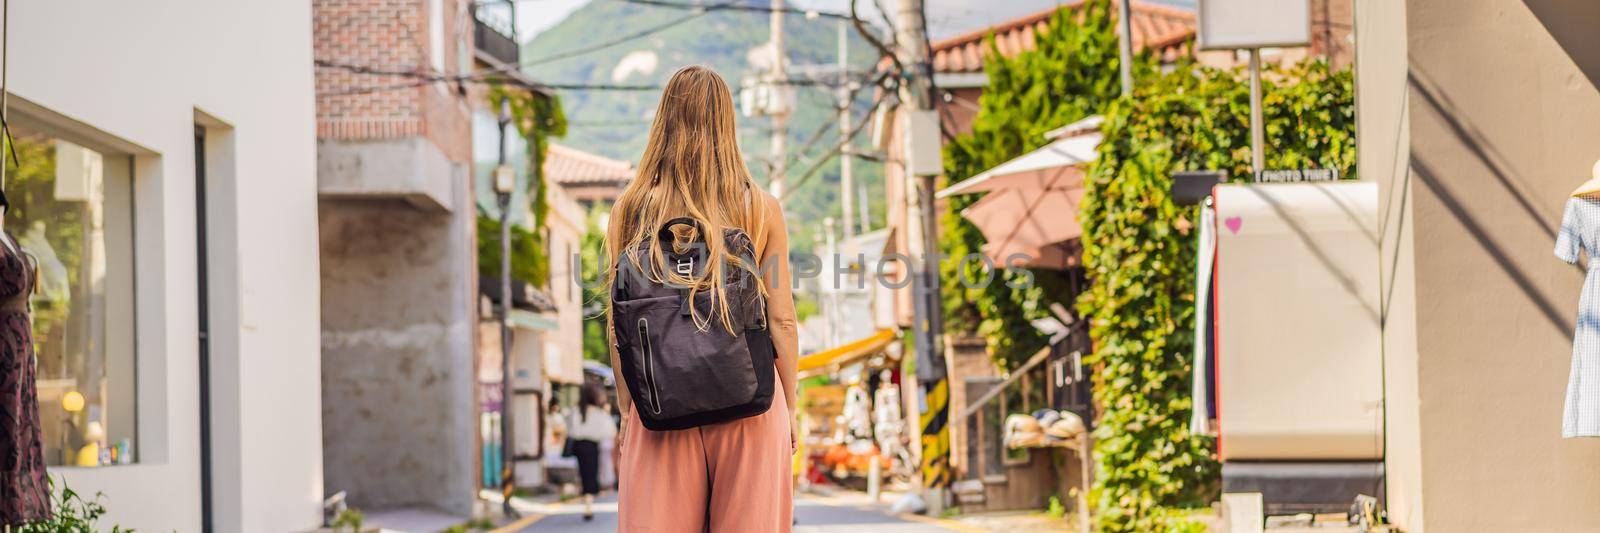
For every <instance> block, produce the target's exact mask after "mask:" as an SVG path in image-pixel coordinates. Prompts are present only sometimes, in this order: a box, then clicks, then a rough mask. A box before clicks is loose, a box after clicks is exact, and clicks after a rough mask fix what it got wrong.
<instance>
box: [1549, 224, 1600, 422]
mask: <svg viewBox="0 0 1600 533" xmlns="http://www.w3.org/2000/svg"><path fill="white" fill-rule="evenodd" d="M1579 251H1582V252H1583V253H1584V254H1585V255H1588V256H1589V264H1588V268H1587V270H1586V272H1587V274H1585V275H1584V278H1583V295H1582V296H1581V297H1579V299H1578V326H1577V331H1576V332H1574V334H1573V339H1572V374H1571V375H1570V376H1569V377H1568V378H1567V402H1566V408H1565V412H1564V415H1563V416H1562V419H1561V436H1562V437H1566V438H1571V437H1600V280H1597V279H1596V278H1600V261H1596V260H1595V257H1596V256H1597V255H1600V254H1597V252H1600V201H1596V200H1594V199H1591V198H1590V197H1576V198H1571V199H1568V200H1567V210H1566V214H1564V215H1562V217H1561V231H1560V233H1559V234H1558V235H1557V236H1556V257H1557V258H1560V259H1561V260H1562V261H1566V262H1568V263H1573V264H1577V262H1578V252H1579Z"/></svg>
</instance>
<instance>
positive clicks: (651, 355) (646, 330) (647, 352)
mask: <svg viewBox="0 0 1600 533" xmlns="http://www.w3.org/2000/svg"><path fill="white" fill-rule="evenodd" d="M639 341H640V342H642V343H643V344H644V385H645V388H647V389H649V390H650V406H649V407H650V411H651V412H652V413H654V414H658V415H659V414H661V391H660V390H658V389H657V388H656V365H655V350H654V347H653V346H651V344H650V321H649V320H646V319H645V318H644V317H639Z"/></svg>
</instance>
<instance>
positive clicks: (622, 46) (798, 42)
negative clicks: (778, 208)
mask: <svg viewBox="0 0 1600 533" xmlns="http://www.w3.org/2000/svg"><path fill="white" fill-rule="evenodd" d="M673 1H677V2H682V3H688V2H690V1H692V0H673ZM744 1H745V2H747V3H749V4H751V5H759V6H765V5H768V2H767V0H744ZM708 3H713V2H708ZM685 17H688V18H687V19H686V20H684V21H683V22H681V23H677V24H672V23H673V22H674V21H677V20H678V19H683V18H685ZM663 26H666V27H665V29H661V30H660V31H654V32H650V30H652V29H654V28H661V27H663ZM784 31H785V35H784V49H785V53H786V55H787V57H788V60H789V65H790V70H791V71H799V72H802V73H803V72H804V71H805V70H806V69H807V66H809V65H834V64H836V63H837V62H838V39H839V23H838V21H837V20H835V19H829V18H817V19H807V18H806V17H804V16H802V15H798V14H789V15H786V16H785V17H784ZM847 31H848V33H847V34H848V38H849V39H850V41H849V50H850V57H849V64H850V65H851V70H854V71H857V72H863V71H867V70H870V69H871V68H872V67H873V65H874V63H875V59H876V57H877V54H876V53H875V52H873V51H872V50H871V49H870V47H869V45H867V43H866V42H865V41H864V40H863V39H861V37H860V36H859V35H857V34H856V32H855V30H854V28H853V27H852V28H848V29H847ZM647 32H648V33H649V34H648V35H645V36H642V37H638V38H633V39H627V40H626V41H625V42H621V43H619V44H616V45H614V46H606V47H603V48H598V49H593V50H590V49H592V48H596V47H597V46H599V45H601V44H604V43H607V42H610V41H613V40H622V39H624V38H626V37H628V36H630V35H635V34H639V33H647ZM768 40H769V15H768V14H767V13H765V12H759V11H755V12H752V11H731V10H719V11H713V12H709V13H705V14H701V15H698V16H696V12H695V11H689V10H683V9H675V8H668V7H659V6H650V5H641V4H635V3H629V2H625V1H622V0H593V1H591V2H590V3H589V4H588V5H585V6H583V7H581V8H579V9H578V10H576V11H574V12H573V13H572V14H571V15H569V16H568V17H567V18H566V19H565V20H563V21H562V22H561V23H559V24H557V25H555V26H553V27H551V28H550V29H548V30H546V31H544V32H542V33H540V34H539V35H538V36H537V37H535V38H534V39H533V40H532V41H530V42H528V43H527V44H525V45H524V46H523V49H522V58H523V63H524V64H525V65H529V67H528V72H529V73H530V74H531V75H532V76H533V77H534V78H535V79H537V80H539V81H542V82H545V83H551V84H585V85H661V84H664V83H665V82H666V80H667V78H668V77H670V76H671V75H672V73H673V72H674V71H675V70H677V69H678V68H679V67H682V66H685V65H691V64H700V65H707V66H710V67H712V68H714V69H716V71H717V72H718V73H720V74H722V77H723V78H724V79H726V80H728V83H729V85H730V86H731V88H732V89H733V90H734V91H735V93H736V96H735V98H737V91H738V90H739V85H740V80H741V79H742V78H743V77H744V76H745V74H746V73H747V72H751V69H750V65H749V62H748V59H747V57H748V56H749V55H750V54H749V52H750V50H751V49H753V48H756V47H758V46H762V45H764V44H765V43H766V42H767V41H768ZM795 77H801V76H799V75H796V76H795ZM833 91H834V89H833V88H831V87H828V86H825V85H816V86H804V87H800V88H799V95H798V103H797V106H796V110H795V112H794V113H793V114H792V115H791V116H790V119H789V131H788V136H787V137H788V139H789V143H788V144H789V149H790V159H789V160H790V164H789V172H788V175H789V183H790V184H791V188H792V189H794V192H793V193H792V194H791V195H790V198H789V199H788V200H787V201H786V202H785V208H786V210H787V212H788V215H789V216H788V219H789V224H790V228H789V229H790V238H791V246H792V247H794V248H796V249H800V250H804V249H809V248H811V246H812V243H813V235H814V234H818V233H820V228H821V224H822V220H823V217H827V216H833V217H835V218H838V217H839V216H840V214H841V213H840V207H839V194H840V191H839V182H838V178H839V166H838V162H837V159H834V160H833V161H830V162H828V163H827V164H826V165H825V166H824V167H823V168H822V169H821V170H820V172H818V173H817V175H815V176H812V177H811V178H810V179H808V180H806V181H804V182H801V183H798V184H797V182H796V180H797V179H798V177H799V174H800V173H802V172H804V171H805V170H806V169H808V168H809V167H810V166H811V165H812V163H813V162H814V161H816V160H817V158H819V157H821V156H822V155H824V154H826V153H827V152H828V151H829V149H831V148H832V147H833V146H834V145H835V144H836V143H837V142H838V138H839V137H838V129H837V126H836V125H834V126H831V127H829V128H828V129H827V131H826V132H825V133H824V134H823V136H822V138H821V139H820V140H818V141H817V142H815V144H814V145H813V146H812V147H811V148H810V149H808V150H804V151H803V152H802V151H801V148H802V145H803V144H804V143H805V142H806V141H807V140H809V139H811V138H812V136H813V134H814V133H815V132H816V131H818V129H819V127H821V126H823V125H824V124H825V123H826V124H829V125H833V124H835V122H836V118H837V116H836V115H835V114H834V111H833V102H834V100H835V98H836V96H835V95H834V93H833ZM659 97H660V93H659V92H658V91H654V90H651V91H599V90H563V91H561V98H562V105H563V107H564V109H565V111H566V115H567V119H568V121H569V125H570V127H569V129H568V133H567V136H566V138H564V139H559V140H557V141H556V142H559V143H561V144H565V145H567V146H571V147H573V148H577V149H579V150H585V151H589V152H594V153H597V154H601V155H604V156H606V157H611V158H616V159H621V160H626V161H634V160H637V159H638V157H639V154H640V152H642V151H643V149H644V143H645V137H646V136H647V135H648V133H649V123H650V118H651V117H652V116H653V115H654V113H655V107H656V103H657V99H658V98H659ZM871 97H872V90H871V89H870V88H868V89H863V90H861V91H859V92H858V94H857V101H856V102H855V105H856V107H857V108H858V109H859V111H860V112H858V113H857V115H856V116H857V118H856V120H857V121H858V123H860V122H861V121H865V120H867V119H866V118H865V117H863V115H862V113H865V111H866V109H867V107H868V105H869V104H870V99H871ZM770 124H771V122H770V119H767V118H765V117H759V116H757V117H747V118H746V117H741V118H740V120H739V128H740V147H741V148H743V149H744V152H745V155H746V157H747V159H748V160H749V164H750V169H751V174H752V175H754V176H756V177H757V179H758V180H760V181H763V182H764V181H765V180H766V178H767V174H768V171H767V161H768V160H769V159H768V158H769V155H770V153H769V146H770V140H769V139H770V132H771V126H770ZM869 137H870V131H863V132H862V133H861V134H860V135H858V136H857V137H856V141H857V145H858V146H862V147H865V146H866V145H867V144H868V143H869ZM797 152H798V153H797ZM853 169H854V176H855V180H856V182H857V183H864V184H865V185H866V186H867V187H868V189H867V191H868V192H867V196H868V198H869V200H868V203H869V209H870V213H871V215H872V219H873V222H872V224H873V227H882V225H883V222H882V219H883V216H884V194H883V177H882V176H883V173H882V168H881V165H880V164H878V163H874V162H871V161H864V160H860V159H857V160H856V161H855V163H854V167H853ZM858 216H859V215H858Z"/></svg>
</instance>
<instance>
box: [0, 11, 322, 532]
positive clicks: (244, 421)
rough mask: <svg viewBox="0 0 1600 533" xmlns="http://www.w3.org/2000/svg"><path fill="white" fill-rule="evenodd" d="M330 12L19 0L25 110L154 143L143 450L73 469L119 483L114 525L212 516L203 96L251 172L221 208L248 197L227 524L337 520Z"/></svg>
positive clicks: (13, 86) (14, 59)
mask: <svg viewBox="0 0 1600 533" xmlns="http://www.w3.org/2000/svg"><path fill="white" fill-rule="evenodd" d="M310 9H311V5H310V3H309V2H250V1H243V0H165V1H153V2H97V1H88V0H52V1H49V2H12V3H11V6H10V15H11V19H12V20H11V21H10V22H11V24H10V31H11V32H12V35H11V36H10V39H9V41H10V43H11V45H12V50H10V51H9V52H10V53H9V56H10V57H9V59H10V62H11V64H10V73H9V74H10V76H9V78H10V80H9V81H10V90H11V92H12V94H13V95H14V98H13V100H12V101H13V104H14V106H16V107H17V108H20V109H22V110H23V111H24V112H26V111H27V110H29V109H32V110H33V111H34V113H35V114H36V115H38V116H41V117H46V118H50V119H53V120H55V121H56V122H58V124H57V125H58V126H61V127H68V128H72V129H74V130H77V131H79V132H80V133H84V134H86V135H89V136H92V137H94V138H95V139H96V140H99V141H102V142H106V143H108V144H111V145H114V146H117V147H120V148H122V149H124V150H126V151H129V152H131V153H133V154H134V155H135V174H136V176H135V185H134V195H135V198H136V199H135V202H136V204H135V205H136V207H135V209H136V214H135V239H136V255H137V257H136V259H135V262H136V264H135V270H136V290H137V298H138V300H137V303H136V306H137V316H136V320H137V336H136V338H137V350H138V355H137V357H138V360H137V363H136V364H137V367H138V399H139V404H138V415H139V426H140V427H139V439H138V442H137V446H138V450H137V451H138V455H139V460H140V464H137V465H130V466H113V467H103V468H94V469H73V468H61V469H55V470H54V471H53V473H57V474H62V475H63V476H64V477H65V478H66V480H67V482H68V484H70V485H71V486H72V487H73V488H74V489H75V490H77V491H79V492H81V493H87V494H94V493H96V492H103V493H104V495H105V500H104V502H105V504H106V506H107V508H108V510H109V512H108V515H107V517H106V518H105V519H104V520H103V521H102V525H103V526H107V525H110V524H120V525H123V526H128V527H135V528H138V529H141V530H152V531H171V530H176V531H198V530H199V529H200V521H201V512H200V501H201V496H200V466H199V455H200V453H199V420H198V419H199V416H198V414H199V407H198V398H199V389H198V384H199V376H198V370H197V369H198V363H197V358H198V356H197V339H196V331H197V304H196V300H197V294H196V290H197V284H196V251H195V250H196V247H195V235H196V233H195V202H194V195H195V190H194V168H193V166H194V165H193V161H194V149H193V127H194V125H195V124H196V120H197V119H196V114H197V111H199V112H202V113H203V114H204V115H206V116H209V117H213V118H214V119H215V120H216V121H217V122H218V123H215V124H212V125H213V126H217V127H218V130H217V131H219V132H223V133H224V135H222V137H223V138H227V139H231V143H228V144H231V145H232V146H231V147H229V149H228V151H229V152H231V154H225V155H227V156H228V157H225V158H223V161H221V163H231V165H225V164H224V165H221V166H224V167H226V166H231V167H232V168H231V169H228V168H221V169H219V172H220V174H221V175H213V176H212V179H213V181H216V180H224V181H231V182H232V184H231V186H223V187H219V189H218V190H214V191H212V192H213V193H214V194H213V195H212V197H213V198H214V199H215V201H214V207H218V206H221V207H225V208H226V209H228V210H231V211H232V212H231V213H225V214H220V215H221V216H219V218H221V219H227V220H219V221H218V223H215V224H213V226H212V227H211V228H210V230H211V234H212V237H213V239H212V242H213V245H215V246H216V247H217V249H216V250H215V251H214V255H213V257H212V267H211V270H212V273H213V275H214V278H213V280H212V281H213V286H212V293H213V294H212V300H211V302H212V306H213V308H214V309H215V312H214V313H213V326H212V327H213V331H214V332H216V333H217V336H218V341H219V342H218V343H217V345H216V346H214V347H213V349H212V361H213V367H214V368H213V375H214V376H215V378H214V379H215V380H214V382H213V383H215V384H216V385H215V386H214V390H213V408H214V410H215V413H214V418H213V419H214V420H215V421H216V422H217V423H216V431H215V433H214V441H215V446H214V448H215V454H216V460H215V462H216V464H217V465H218V466H217V468H216V472H215V474H214V475H215V479H214V484H215V487H216V490H215V494H216V495H217V497H218V501H217V516H216V524H217V526H218V527H217V530H218V531H264V532H282V531H297V530H305V529H309V528H311V527H313V526H315V525H316V524H317V523H318V521H319V508H320V503H319V502H320V500H321V497H322V481H321V479H322V478H321V471H322V465H321V457H322V454H321V421H320V418H319V417H320V409H319V403H320V392H319V364H318V361H319V357H320V355H319V354H320V351H319V342H318V336H319V329H318V328H319V326H318V324H319V318H318V310H319V306H318V295H319V292H318V265H317V257H318V256H317V211H316V208H317V191H316V185H317V181H316V152H315V150H316V145H315V138H314V127H313V122H312V121H313V100H312V99H313V95H312V65H311V28H310V26H311V12H310ZM19 100H20V101H19ZM214 174H217V172H214ZM230 174H231V175H230ZM219 191H220V192H219ZM216 212H217V211H214V213H216ZM231 221H236V222H231ZM225 267H232V268H237V270H235V271H231V272H221V271H219V270H221V269H223V268H225ZM218 283H222V284H225V286H219V285H218Z"/></svg>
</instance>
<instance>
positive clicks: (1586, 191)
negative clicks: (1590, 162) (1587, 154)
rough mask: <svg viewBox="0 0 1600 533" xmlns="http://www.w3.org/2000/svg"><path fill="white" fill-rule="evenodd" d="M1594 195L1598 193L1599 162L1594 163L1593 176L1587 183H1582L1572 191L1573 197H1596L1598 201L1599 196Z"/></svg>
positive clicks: (1599, 186)
mask: <svg viewBox="0 0 1600 533" xmlns="http://www.w3.org/2000/svg"><path fill="white" fill-rule="evenodd" d="M1596 193H1600V161H1595V162H1594V174H1593V175H1592V177H1590V178H1589V181H1586V182H1583V185H1580V186H1578V189H1577V190H1575V191H1572V195H1573V196H1596V197H1597V199H1600V195H1597V194H1596Z"/></svg>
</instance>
